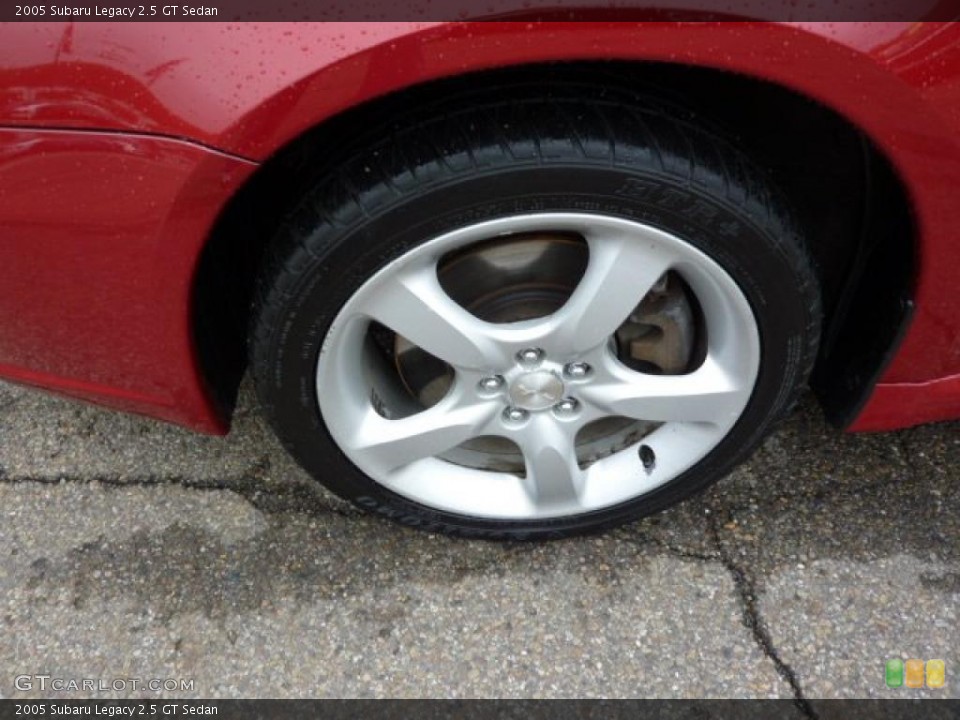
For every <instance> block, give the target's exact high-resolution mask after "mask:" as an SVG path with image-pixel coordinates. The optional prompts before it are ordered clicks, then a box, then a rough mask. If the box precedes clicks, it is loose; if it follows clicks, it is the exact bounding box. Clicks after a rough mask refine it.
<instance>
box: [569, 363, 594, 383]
mask: <svg viewBox="0 0 960 720" xmlns="http://www.w3.org/2000/svg"><path fill="white" fill-rule="evenodd" d="M563 372H564V373H565V374H566V375H567V377H569V378H572V379H573V380H581V379H583V378H585V377H586V376H587V375H589V374H590V366H589V365H587V364H586V363H584V362H575V363H570V364H569V365H567V366H566V367H565V368H564V369H563Z"/></svg>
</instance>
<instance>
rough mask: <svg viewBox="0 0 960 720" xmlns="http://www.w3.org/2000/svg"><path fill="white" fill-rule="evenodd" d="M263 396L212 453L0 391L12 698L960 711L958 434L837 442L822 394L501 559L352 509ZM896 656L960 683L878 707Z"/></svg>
mask: <svg viewBox="0 0 960 720" xmlns="http://www.w3.org/2000/svg"><path fill="white" fill-rule="evenodd" d="M254 405H255V403H254V400H253V398H252V393H251V392H250V390H249V387H246V386H245V387H244V390H243V392H242V394H241V400H240V407H239V410H238V413H237V416H236V418H235V422H234V429H233V431H232V433H231V434H230V435H229V436H228V437H227V438H211V437H203V436H199V435H194V434H191V433H189V432H188V431H185V430H181V429H178V428H175V427H171V426H167V425H164V424H161V423H158V422H153V421H150V420H145V419H140V418H135V417H131V416H125V415H120V414H112V413H108V412H105V411H102V410H99V409H96V408H92V407H86V406H82V405H78V404H73V403H71V402H68V401H65V400H60V399H56V398H53V397H50V396H47V395H44V394H41V393H38V392H35V391H30V390H25V389H20V388H16V387H13V386H9V385H0V428H2V433H0V508H2V513H3V522H2V524H0V554H2V558H3V559H2V562H0V588H2V594H0V605H2V606H0V618H2V623H3V628H4V630H5V632H3V633H2V635H0V668H2V669H0V695H2V696H3V697H8V698H9V697H16V698H26V697H47V698H55V699H76V698H78V697H81V694H67V693H56V692H53V691H50V690H47V691H40V690H36V689H35V690H33V691H29V692H20V691H17V690H16V689H15V688H14V686H13V678H14V677H15V676H16V675H18V674H49V675H52V676H54V677H63V678H113V677H140V678H190V679H193V680H194V690H193V691H188V692H184V693H167V696H182V697H191V696H195V697H207V698H212V697H419V696H429V697H456V698H465V697H664V698H667V697H669V698H674V697H684V698H696V697H756V698H792V699H794V700H795V703H794V704H793V705H792V706H790V707H791V708H792V709H793V712H794V715H795V716H796V717H804V716H808V717H814V716H817V715H818V711H817V704H816V701H817V700H818V699H821V698H846V697H871V698H904V697H950V698H956V697H960V691H958V687H960V682H958V678H960V676H958V670H960V665H958V661H960V656H958V651H957V648H960V629H958V628H960V623H958V619H960V618H958V614H960V612H958V608H960V603H958V600H960V540H958V538H960V534H958V529H960V528H958V526H960V499H958V493H957V492H956V491H957V489H958V482H960V432H958V431H960V423H943V424H938V425H930V426H924V427H919V428H914V429H910V430H906V431H902V432H897V433H887V434H877V435H842V434H840V433H837V432H836V431H834V430H833V429H831V428H829V427H827V426H826V425H825V423H824V421H823V419H822V416H821V414H820V411H819V409H818V408H817V406H816V405H815V403H814V402H813V401H812V400H811V399H810V398H807V399H805V400H804V402H803V403H802V404H801V406H800V408H799V409H798V410H797V412H796V413H794V415H793V416H792V417H790V418H789V419H788V420H787V421H785V422H784V424H783V425H782V426H781V428H780V429H779V430H778V431H777V432H776V433H775V434H774V435H773V436H771V437H770V438H769V439H768V440H767V441H766V442H765V444H764V445H763V447H762V448H761V449H760V450H759V452H758V453H757V454H756V455H755V456H754V458H753V459H752V460H751V461H750V462H748V463H747V464H745V465H744V466H742V467H741V468H739V469H738V470H736V471H735V472H734V473H733V474H732V475H730V476H729V477H728V478H727V479H726V480H724V481H722V482H721V483H719V484H718V485H716V486H714V488H712V489H711V490H709V491H708V492H707V493H705V494H704V495H702V496H700V497H699V498H697V499H695V500H692V501H689V502H687V503H685V504H684V505H682V506H680V507H678V508H675V509H673V510H671V511H668V512H666V513H663V514H661V515H658V516H655V517H653V518H648V519H646V520H643V521H641V522H638V523H635V524H633V525H630V526H627V527H624V528H621V529H618V530H615V531H613V532H609V533H607V534H605V535H602V536H598V537H589V538H582V539H575V540H566V541H558V542H552V543H546V544H504V543H491V542H485V541H465V540H451V539H447V538H443V537H438V536H432V535H427V534H424V533H420V532H415V531H411V530H406V529H403V528H400V527H397V526H395V525H393V524H390V523H387V522H386V521H383V520H380V519H377V518H373V517H369V516H366V515H363V514H361V513H359V512H357V511H356V510H354V509H353V508H352V507H351V506H349V505H346V504H344V503H343V502H341V501H339V500H338V499H336V498H334V497H332V496H330V495H328V494H327V493H325V492H324V491H322V490H321V489H319V488H318V487H317V486H316V485H315V484H314V483H313V482H312V481H310V480H309V479H308V478H306V477H305V475H304V474H303V473H302V471H300V470H299V469H298V468H297V467H296V466H295V465H294V464H293V462H292V461H291V460H290V459H289V458H288V457H287V456H286V454H285V453H284V452H283V450H282V449H281V448H280V447H279V444H278V443H277V442H276V441H275V440H274V439H273V437H272V435H271V434H270V431H269V430H268V429H267V428H266V426H265V424H264V423H263V422H261V420H260V419H259V418H258V416H257V413H256V410H255V407H254ZM891 657H900V658H904V659H906V658H910V657H916V658H921V659H933V658H939V659H943V660H944V661H945V662H946V669H947V686H946V687H945V688H944V689H941V690H933V689H907V688H900V689H888V688H886V687H885V686H884V679H883V664H884V661H885V660H886V659H888V658H891ZM120 695H121V696H125V697H133V696H137V695H138V694H137V693H133V694H129V693H126V694H125V693H121V694H120ZM139 695H140V696H144V697H150V696H152V697H157V695H151V694H149V693H140V694H139ZM108 696H109V695H108V694H100V695H98V697H108Z"/></svg>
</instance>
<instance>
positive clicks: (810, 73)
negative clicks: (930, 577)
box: [0, 22, 960, 433]
mask: <svg viewBox="0 0 960 720" xmlns="http://www.w3.org/2000/svg"><path fill="white" fill-rule="evenodd" d="M612 59H615V60H621V61H647V62H658V63H669V64H682V65H688V66H696V67H704V68H715V69H718V70H723V71H732V72H735V73H737V74H739V75H741V76H748V77H753V78H757V79H759V80H762V81H764V82H767V83H773V84H776V85H778V86H782V87H784V88H787V89H789V90H791V91H793V92H795V93H797V94H800V95H802V96H806V97H809V98H811V99H813V100H816V101H817V102H818V103H820V104H822V105H824V106H826V107H828V108H830V109H832V110H833V111H834V112H835V113H837V114H838V115H840V116H842V117H843V118H845V119H846V120H847V121H848V122H849V123H850V124H851V125H853V126H855V127H856V128H857V129H859V130H860V131H861V132H862V133H863V134H864V135H865V136H866V137H868V138H869V139H870V140H871V141H872V143H873V144H874V145H875V146H876V147H877V148H878V150H879V151H880V152H881V153H882V154H883V155H884V156H885V157H886V158H887V160H889V162H890V164H891V165H892V167H893V168H894V169H895V172H896V174H897V175H898V176H899V179H900V182H901V183H902V184H903V187H904V189H905V192H906V195H907V197H908V198H909V204H910V212H911V214H912V219H913V225H914V233H915V237H914V238H913V246H912V247H913V253H914V256H915V268H916V269H915V271H914V275H913V278H912V287H911V288H910V294H911V297H912V301H913V305H914V310H913V313H912V317H910V319H909V322H908V323H906V324H905V325H904V328H903V332H902V333H901V334H900V337H899V339H898V342H897V343H891V344H890V347H889V348H888V349H887V357H885V358H884V362H883V365H882V367H883V371H882V375H880V376H879V378H871V379H870V380H869V382H868V383H867V385H868V387H867V388H866V390H867V392H866V394H864V400H865V402H862V403H860V404H858V405H857V407H856V408H855V413H854V414H853V415H852V416H851V418H849V419H848V422H847V425H848V426H849V427H850V428H851V429H854V430H882V429H892V428H896V427H902V426H907V425H911V424H916V423H922V422H928V421H934V420H941V419H947V418H953V417H958V416H960V296H958V295H957V292H956V288H957V278H958V277H960V239H958V237H957V235H958V232H960V230H958V228H960V197H958V188H960V26H958V25H954V24H951V23H892V22H884V23H829V22H811V23H793V24H787V23H698V24H684V23H635V22H630V23H625V22H596V23H572V22H567V23H550V22H547V23H540V22H531V23H525V22H503V23H412V22H394V23H316V24H292V23H264V24H257V23H250V24H216V23H189V24H183V25H177V24H172V25H171V24H164V23H102V24H101V23H76V24H74V23H56V22H54V23H38V24H7V25H5V26H2V27H0V376H2V377H3V378H5V379H8V380H12V381H16V382H21V383H27V384H31V385H34V386H38V387H41V388H45V389H48V390H53V391H56V392H60V393H64V394H68V395H71V396H74V397H77V398H81V399H85V400H88V401H93V402H97V403H100V404H103V405H108V406H112V407H115V408H119V409H123V410H127V411H133V412H138V413H144V414H147V415H150V416H154V417H157V418H162V419H164V420H168V421H172V422H175V423H180V424H183V425H186V426H189V427H192V428H194V429H196V430H200V431H206V432H213V433H217V432H224V431H225V430H226V428H227V426H228V421H229V418H228V413H227V412H225V411H224V409H223V408H222V407H221V406H220V405H219V404H218V403H217V402H216V401H215V400H214V393H213V392H212V391H211V385H212V384H213V380H212V379H211V378H210V377H208V376H207V375H208V374H207V373H206V372H205V371H204V369H203V364H202V362H201V361H200V358H199V357H198V349H197V343H196V342H195V337H196V332H197V331H196V327H195V313H194V310H193V308H194V305H193V303H194V299H195V280H196V276H197V272H198V265H199V263H200V259H201V256H202V253H203V251H204V248H205V246H206V245H207V243H208V241H209V239H210V237H211V233H212V231H213V228H214V227H215V224H216V223H217V220H218V217H219V216H220V214H221V213H222V211H223V210H224V208H225V207H226V206H227V204H228V203H229V201H230V199H231V198H232V197H234V195H235V194H236V193H237V192H238V191H239V190H240V188H242V187H243V186H244V185H245V183H246V182H248V181H249V179H250V178H251V177H252V176H253V175H254V174H255V172H256V171H257V169H258V166H259V165H260V164H261V163H263V162H264V161H266V160H267V159H269V158H270V157H271V156H273V155H274V154H276V153H277V152H278V151H280V150H281V148H283V147H285V146H286V145H287V144H288V143H290V142H291V141H292V140H294V139H295V138H297V137H299V136H301V135H302V134H303V133H305V132H307V131H309V130H310V129H311V128H314V127H317V126H321V125H322V124H323V123H325V122H327V121H328V120H330V119H331V118H334V117H336V116H338V115H339V114H341V113H343V112H344V111H346V110H348V109H350V108H353V107H357V106H360V105H362V104H364V103H367V102H369V101H371V100H373V99H375V98H379V97H382V96H385V95H386V94H388V93H391V92H393V91H398V90H402V89H404V88H408V87H412V86H415V85H418V84H422V83H425V82H428V81H430V80H433V79H436V78H442V77H447V76H451V75H460V74H463V73H467V72H473V71H480V70H486V69H492V68H499V67H507V66H515V65H525V64H530V63H542V62H548V61H558V60H564V61H569V60H578V61H592V60H612ZM877 380H878V381H877ZM850 419H852V422H849V420H850Z"/></svg>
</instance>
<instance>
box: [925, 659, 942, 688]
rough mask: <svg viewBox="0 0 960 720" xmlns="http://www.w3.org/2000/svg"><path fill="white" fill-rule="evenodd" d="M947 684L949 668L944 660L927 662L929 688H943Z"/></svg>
mask: <svg viewBox="0 0 960 720" xmlns="http://www.w3.org/2000/svg"><path fill="white" fill-rule="evenodd" d="M946 683H947V667H946V665H945V664H944V662H943V660H927V687H929V688H942V687H943V686H944V685H946Z"/></svg>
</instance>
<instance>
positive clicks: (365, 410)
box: [316, 213, 760, 520]
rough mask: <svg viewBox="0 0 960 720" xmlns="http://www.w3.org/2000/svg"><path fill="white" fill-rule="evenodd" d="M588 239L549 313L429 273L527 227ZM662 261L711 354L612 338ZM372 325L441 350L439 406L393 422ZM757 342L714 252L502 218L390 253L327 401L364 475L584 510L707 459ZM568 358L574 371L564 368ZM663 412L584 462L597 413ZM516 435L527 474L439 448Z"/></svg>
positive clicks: (459, 508)
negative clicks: (695, 311) (672, 362)
mask: <svg viewBox="0 0 960 720" xmlns="http://www.w3.org/2000/svg"><path fill="white" fill-rule="evenodd" d="M544 231H548V232H565V233H574V234H576V235H578V236H580V237H582V238H583V239H584V240H585V241H586V243H587V247H588V261H587V265H586V269H585V271H584V274H583V276H582V277H581V278H580V282H579V283H578V284H577V286H576V288H575V289H574V290H573V292H572V294H571V295H570V297H569V299H568V300H567V301H566V302H565V303H564V304H563V305H562V307H560V308H559V309H558V310H557V311H556V312H553V313H551V314H549V315H547V316H545V317H541V318H537V319H532V320H524V321H520V322H511V323H499V324H498V323H492V322H487V321H484V320H481V319H479V318H478V317H476V316H475V315H473V314H471V313H470V312H468V311H467V310H466V309H464V308H463V307H462V306H461V305H459V304H458V303H457V302H455V301H454V300H453V299H452V298H451V297H450V296H449V295H448V294H447V292H446V291H444V289H443V287H442V286H441V283H440V281H439V279H438V270H437V268H438V263H440V262H441V260H442V259H443V258H444V256H445V255H447V254H449V253H450V252H451V251H453V250H458V249H462V248H464V247H467V246H470V245H472V244H475V243H478V242H481V241H487V240H490V239H492V238H501V237H509V236H514V235H521V234H524V233H535V232H544ZM667 271H673V272H675V273H677V274H678V275H679V276H681V277H682V278H683V280H684V282H685V283H686V284H687V286H688V287H689V288H690V290H691V291H692V293H693V294H694V296H695V297H696V299H697V302H698V304H699V307H700V309H701V312H702V321H703V324H704V325H705V331H706V332H705V336H706V340H705V352H704V355H703V359H702V361H701V362H700V363H699V364H698V366H697V367H696V368H695V369H693V370H692V371H691V372H689V373H686V374H681V375H656V374H650V373H644V372H638V371H636V370H633V369H630V368H628V367H627V366H626V365H625V364H623V363H622V362H621V361H620V360H619V359H618V357H617V355H616V353H615V352H614V351H613V350H612V349H611V337H612V336H613V334H614V332H615V331H616V330H617V328H618V327H619V326H620V325H621V324H622V323H623V322H624V320H625V319H626V318H627V317H628V316H629V315H630V313H631V312H633V311H634V309H635V308H636V307H637V306H638V305H639V303H640V302H641V300H642V299H643V298H644V297H645V296H646V295H647V293H648V291H650V290H651V288H653V287H654V286H655V285H656V283H657V282H658V281H659V280H660V278H661V277H663V276H664V274H665V273H666V272H667ZM371 321H375V322H377V323H379V324H381V325H383V326H384V327H386V328H389V329H390V330H392V331H393V332H395V333H398V334H399V335H401V336H403V337H404V338H405V339H406V340H407V341H409V342H411V343H413V344H415V345H417V346H419V347H420V348H422V349H424V350H425V351H426V352H428V353H430V354H431V355H433V356H435V357H436V358H439V359H441V360H443V361H444V362H446V363H447V364H448V365H449V366H450V367H451V368H453V371H454V378H453V382H452V384H451V386H450V388H449V390H447V392H446V394H445V395H444V396H443V397H442V399H440V400H439V401H438V402H436V404H434V405H432V406H430V407H428V408H427V409H423V410H422V411H420V412H415V413H413V414H410V415H405V416H399V417H394V418H391V417H389V412H388V411H385V410H384V407H385V406H384V403H383V401H382V398H380V397H379V395H378V393H377V391H376V383H375V382H374V381H373V379H372V375H373V374H374V373H375V372H376V368H372V367H371V366H370V362H369V361H368V360H367V358H366V355H365V345H366V343H367V337H368V329H369V327H370V323H371ZM759 364H760V339H759V334H758V331H757V325H756V321H755V318H754V315H753V312H752V311H751V309H750V305H749V303H748V302H747V299H746V298H745V297H744V295H743V293H742V292H741V290H740V288H739V287H738V286H737V285H736V283H735V282H734V281H733V279H732V278H731V277H730V276H729V275H728V274H727V273H726V271H724V270H723V269H722V268H721V267H720V266H719V265H718V264H717V263H716V262H715V261H714V260H712V259H711V258H710V257H708V256H707V255H705V254H704V253H702V252H700V251H699V250H697V249H696V248H695V247H693V246H692V245H690V244H688V243H686V242H684V241H683V240H681V239H680V238H678V237H676V236H674V235H671V234H669V233H667V232H664V231H662V230H659V229H656V228H653V227H650V226H647V225H643V224H641V223H638V222H634V221H630V220H626V219H622V218H617V217H612V216H605V215H592V214H582V213H543V214H528V215H517V216H512V217H506V218H502V219H498V220H492V221H487V222H481V223H478V224H475V225H471V226H468V227H464V228H461V229H458V230H455V231H453V232H450V233H447V234H445V235H443V236H441V237H438V238H435V239H433V240H429V241H427V242H425V243H423V244H422V245H419V246H417V247H416V248H414V249H412V250H410V251H409V252H407V253H406V254H404V255H403V256H401V257H400V258H398V259H396V260H394V261H392V262H391V263H389V264H388V265H386V266H385V267H384V268H382V269H381V270H380V271H378V272H377V273H376V274H375V275H374V276H373V277H371V278H370V279H369V280H367V281H366V282H365V283H364V284H363V285H362V286H361V287H360V289H359V290H358V291H357V292H356V293H355V294H354V295H353V296H352V297H351V298H350V299H349V300H348V301H347V303H346V304H345V305H344V306H343V308H342V309H341V311H340V312H339V314H338V315H337V317H336V318H335V320H334V322H333V323H332V324H331V326H330V329H329V331H328V333H327V336H326V338H325V339H324V342H323V345H322V347H321V350H320V355H319V359H318V362H317V373H316V383H317V384H316V391H317V398H318V401H319V406H320V412H321V415H322V417H323V420H324V422H325V423H326V426H327V428H328V430H329V432H330V434H331V436H332V437H333V439H334V441H335V442H336V443H337V445H338V446H339V447H340V449H341V450H342V451H343V452H344V453H345V454H346V456H347V457H348V458H349V459H350V460H351V461H352V462H353V463H354V464H355V465H357V466H358V467H359V468H360V469H361V470H362V471H363V472H365V473H366V474H367V475H368V476H370V477H371V478H372V479H373V480H375V481H376V482H378V483H380V484H382V485H383V486H384V487H386V488H388V489H389V490H391V491H393V492H395V493H397V494H399V495H402V496H404V497H406V498H408V499H410V500H413V501H415V502H418V503H421V504H422V505H425V506H428V507H431V508H435V509H438V510H443V511H448V512H453V513H459V514H462V515H467V516H473V517H485V518H494V519H504V520H519V519H535V518H536V519H545V518H555V517H565V516H571V515H578V514H581V513H585V512H590V511H594V510H599V509H602V508H607V507H611V506H614V505H617V504H620V503H623V502H626V501H628V500H632V499H634V498H636V497H638V496H640V495H643V494H645V493H648V492H650V491H651V490H653V489H655V488H657V487H659V486H661V485H663V484H664V483H667V482H669V481H670V480H672V479H673V478H675V477H677V476H678V475H680V474H681V473H683V472H684V471H686V470H688V469H689V468H691V467H692V466H693V465H695V464H696V463H697V462H698V461H700V460H701V459H703V458H704V457H705V456H706V455H707V453H709V452H710V450H711V449H713V448H714V447H715V446H716V445H717V444H718V443H719V442H720V441H721V440H722V439H723V437H724V436H725V435H726V434H727V433H728V432H729V431H730V429H731V428H732V427H733V426H734V424H735V423H736V421H737V419H738V418H739V417H740V415H741V414H742V412H743V410H744V408H745V407H746V405H747V402H748V400H749V399H750V395H751V392H752V390H753V387H754V384H755V382H756V379H757V374H758V370H759ZM573 368H576V369H574V370H572V369H573ZM608 417H626V418H633V419H637V420H644V421H648V422H652V423H659V426H658V427H656V429H655V430H653V431H652V432H651V433H650V434H648V435H647V436H645V437H643V438H642V440H640V441H638V442H635V443H633V444H631V445H630V446H628V447H626V448H622V449H618V450H616V451H615V452H613V453H611V454H609V455H608V456H606V457H603V458H601V459H599V460H596V461H595V462H593V463H592V464H589V465H584V463H582V462H581V461H580V460H579V459H578V457H577V453H576V438H577V433H578V432H579V431H580V430H581V429H582V428H584V427H585V426H587V425H589V424H590V423H593V422H595V421H597V420H599V419H602V418H608ZM490 436H493V437H501V438H506V439H508V440H510V441H512V442H513V443H515V444H516V446H518V447H519V449H520V452H521V453H522V455H523V460H524V465H525V468H526V471H525V473H523V474H522V475H521V474H517V473H510V472H498V471H494V470H484V469H479V468H474V467H465V466H463V465H459V464H454V463H452V462H449V461H448V460H446V459H444V458H442V457H440V456H442V455H443V454H444V453H446V452H447V451H449V450H451V448H454V447H456V446H458V445H460V444H462V443H465V442H468V441H471V440H474V439H476V438H481V437H490Z"/></svg>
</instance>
